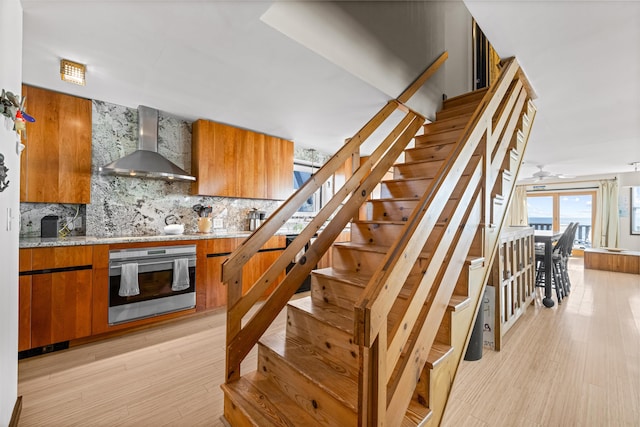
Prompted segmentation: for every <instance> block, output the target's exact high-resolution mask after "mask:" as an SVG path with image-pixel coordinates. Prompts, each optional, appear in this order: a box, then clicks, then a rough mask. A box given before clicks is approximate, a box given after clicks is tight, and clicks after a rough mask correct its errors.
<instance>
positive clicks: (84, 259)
mask: <svg viewBox="0 0 640 427" xmlns="http://www.w3.org/2000/svg"><path fill="white" fill-rule="evenodd" d="M91 262H92V248H91V246H88V247H87V246H73V247H55V248H37V249H21V250H20V283H19V286H20V295H19V332H18V341H19V344H18V348H19V351H22V350H27V349H29V348H35V347H42V346H46V345H50V344H54V343H59V342H63V341H68V340H72V339H76V338H82V337H86V336H89V335H90V334H91V297H92V271H91V268H92V265H91Z"/></svg>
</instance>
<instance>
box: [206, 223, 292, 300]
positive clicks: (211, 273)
mask: <svg viewBox="0 0 640 427" xmlns="http://www.w3.org/2000/svg"><path fill="white" fill-rule="evenodd" d="M243 241H244V238H225V239H212V240H209V242H208V248H207V258H206V259H207V264H206V271H207V273H206V281H205V289H204V292H205V295H206V298H205V301H206V303H205V308H207V309H211V308H216V307H222V306H224V305H226V304H227V289H226V285H225V284H224V283H222V281H221V277H222V264H224V262H225V261H226V260H227V259H228V258H229V255H231V253H232V252H233V251H234V250H235V249H236V248H237V247H238V246H240V244H241V243H242V242H243ZM285 245H286V237H285V236H273V237H272V238H270V239H269V240H268V241H267V243H265V244H264V246H263V247H262V248H261V249H260V252H258V253H257V254H256V255H255V256H254V257H253V258H252V259H251V260H250V261H249V262H247V264H246V265H245V266H244V267H243V269H242V293H243V294H244V293H246V292H247V290H248V289H249V288H250V287H251V285H253V284H254V283H255V282H256V280H258V279H259V278H260V276H262V274H263V273H264V272H265V271H267V269H268V268H269V267H270V266H271V264H273V262H274V261H275V260H276V259H277V258H278V257H279V256H280V255H281V254H282V252H283V251H284V249H285ZM284 275H285V273H284V272H283V273H282V274H281V275H280V276H279V277H278V279H277V280H276V282H275V283H274V284H273V285H272V286H271V287H269V289H268V290H267V291H266V295H269V294H270V293H271V292H272V291H273V289H274V288H275V287H276V286H277V284H278V283H280V281H282V279H283V278H284Z"/></svg>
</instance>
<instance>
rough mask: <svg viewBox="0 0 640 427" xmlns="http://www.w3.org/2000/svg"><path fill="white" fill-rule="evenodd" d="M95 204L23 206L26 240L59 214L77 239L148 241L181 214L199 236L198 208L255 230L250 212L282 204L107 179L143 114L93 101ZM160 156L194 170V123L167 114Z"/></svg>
mask: <svg viewBox="0 0 640 427" xmlns="http://www.w3.org/2000/svg"><path fill="white" fill-rule="evenodd" d="M92 121H93V123H92V133H93V134H92V176H91V203H90V204H88V205H71V204H44V203H21V204H20V214H21V215H20V216H21V227H20V235H21V236H22V237H29V236H39V235H40V219H41V218H42V217H43V216H45V215H57V216H59V217H60V218H61V225H62V223H63V221H66V220H67V219H68V218H73V217H74V216H76V210H78V218H77V219H76V220H75V221H74V226H75V227H74V231H73V233H72V234H73V235H85V234H86V235H89V236H96V237H119V236H142V235H157V234H161V233H162V229H163V227H164V226H165V220H166V218H167V217H168V216H169V215H175V216H176V217H178V218H179V222H181V223H183V224H184V225H185V232H187V233H192V232H196V231H197V218H198V215H197V214H196V212H194V210H193V206H194V205H196V204H201V205H204V206H211V207H212V216H213V218H219V219H222V223H223V230H225V231H231V232H233V231H244V230H248V229H249V222H248V219H247V216H248V212H249V211H250V210H251V209H253V208H257V209H259V210H262V211H265V212H266V213H267V216H268V215H269V214H271V213H272V212H273V211H274V210H275V209H276V208H277V207H278V206H279V205H280V204H281V203H282V202H281V201H276V200H257V199H235V198H226V197H205V196H194V195H191V185H190V184H189V183H186V182H168V181H160V180H153V179H141V178H134V177H121V176H110V175H101V174H99V172H98V167H99V166H102V165H105V164H107V163H110V162H111V161H113V160H116V159H118V158H120V157H124V156H125V155H127V154H129V153H131V152H133V151H134V150H135V149H136V147H137V144H138V130H137V129H138V114H137V110H136V109H134V108H128V107H124V106H121V105H115V104H110V103H107V102H103V101H97V100H94V101H93V107H92ZM158 152H159V153H160V154H162V155H163V156H165V157H166V158H168V159H169V160H171V161H172V162H174V163H175V164H177V165H178V166H180V167H181V168H183V169H185V170H186V171H187V172H190V171H191V123H190V122H187V121H184V120H181V119H178V118H175V117H172V116H170V115H167V114H165V113H163V112H160V114H159V122H158ZM294 155H295V157H296V158H302V159H305V160H306V159H308V160H314V161H318V163H322V162H323V161H324V160H325V159H326V157H327V156H326V155H324V154H320V153H317V152H315V151H313V150H305V149H302V148H298V147H296V148H295V154H294Z"/></svg>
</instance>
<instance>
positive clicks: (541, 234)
mask: <svg viewBox="0 0 640 427" xmlns="http://www.w3.org/2000/svg"><path fill="white" fill-rule="evenodd" d="M561 236H562V232H561V231H557V230H534V231H533V238H534V241H535V242H536V243H544V298H543V299H542V304H543V305H544V306H545V307H553V306H554V305H555V303H554V302H553V298H551V296H552V289H551V271H552V264H551V262H552V261H551V254H552V253H553V245H554V243H555V242H557V241H558V240H559V239H560V237H561Z"/></svg>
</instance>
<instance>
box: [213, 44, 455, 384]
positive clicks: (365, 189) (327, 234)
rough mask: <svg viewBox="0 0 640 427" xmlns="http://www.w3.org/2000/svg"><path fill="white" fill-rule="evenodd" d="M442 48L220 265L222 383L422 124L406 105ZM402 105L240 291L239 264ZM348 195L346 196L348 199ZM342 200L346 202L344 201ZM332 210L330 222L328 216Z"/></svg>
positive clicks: (231, 375)
mask: <svg viewBox="0 0 640 427" xmlns="http://www.w3.org/2000/svg"><path fill="white" fill-rule="evenodd" d="M447 57H448V54H447V52H444V53H443V54H442V55H440V57H438V59H436V60H435V61H434V62H433V63H432V64H431V65H430V66H429V67H428V68H427V69H426V70H425V71H424V72H423V73H422V74H421V75H420V76H419V77H418V78H417V79H416V81H414V82H413V83H412V84H411V86H409V88H407V90H405V91H404V92H403V94H402V95H400V97H398V99H395V100H391V101H389V102H388V103H387V104H386V105H385V106H384V107H383V108H382V109H381V110H380V111H379V112H378V113H377V114H376V115H375V116H374V117H373V118H372V119H371V120H370V121H369V122H368V123H367V124H366V125H365V126H364V127H363V128H362V129H360V131H359V132H358V133H356V134H355V135H354V136H353V137H352V138H351V139H349V140H348V141H347V143H346V144H345V145H344V146H343V147H342V148H341V149H340V150H339V151H338V152H337V153H336V154H335V155H334V156H333V157H331V159H329V160H328V161H327V162H326V163H325V164H324V165H323V166H322V167H321V168H320V169H319V170H318V171H317V172H316V173H315V174H314V175H312V177H311V179H309V180H308V181H307V182H306V183H305V184H304V185H303V186H302V187H301V188H300V189H299V190H298V191H297V192H295V193H294V194H293V195H292V196H291V197H289V199H287V201H286V202H285V203H284V204H282V205H281V206H280V207H279V208H278V209H277V210H276V211H275V212H274V213H273V214H272V215H271V216H270V217H269V218H268V219H267V221H265V223H264V224H263V225H262V226H261V227H260V228H258V229H257V230H256V231H255V232H254V233H253V234H252V235H251V236H250V237H249V238H248V239H247V240H245V242H243V243H242V245H240V247H239V248H238V249H236V251H234V252H233V253H232V254H231V256H230V257H229V259H228V260H227V261H226V262H225V263H224V264H223V266H222V281H223V282H224V283H226V284H227V357H226V380H225V381H226V382H231V381H234V380H236V379H238V378H239V377H240V374H241V373H240V363H241V362H242V360H244V358H245V357H246V356H247V354H248V353H249V351H250V350H251V349H252V348H253V347H254V346H255V344H256V343H257V342H258V339H259V338H260V337H261V336H262V335H263V334H264V332H265V331H266V329H267V328H268V326H269V325H270V324H271V323H272V322H273V321H274V320H275V318H276V317H277V315H278V314H279V313H280V311H281V310H282V309H283V308H284V306H285V305H286V303H287V302H288V301H289V299H290V298H291V297H292V296H293V294H294V293H295V291H296V290H297V288H298V287H299V285H300V283H302V281H303V280H304V278H305V277H307V276H308V275H309V273H310V272H311V270H312V269H313V268H314V266H315V265H316V263H317V262H318V261H319V260H320V258H321V257H322V256H323V255H324V253H325V252H326V251H327V249H329V247H330V246H331V244H332V243H333V241H334V240H335V239H336V237H337V236H338V235H339V233H340V232H341V231H342V230H343V229H344V227H345V226H346V225H347V223H348V222H349V221H350V220H351V219H352V218H353V217H354V216H355V215H356V214H357V212H358V209H359V207H360V205H362V203H363V202H364V201H365V200H366V199H367V197H368V195H369V194H371V191H372V190H373V189H374V187H375V186H376V185H377V184H378V183H379V182H380V180H381V179H382V178H383V176H384V174H385V173H386V172H387V171H388V170H389V168H390V167H391V166H392V165H393V163H394V162H395V161H396V160H397V158H398V157H399V156H400V154H401V153H402V152H403V151H404V149H405V148H406V146H407V144H408V143H409V141H411V139H412V138H413V137H414V136H415V134H416V133H417V131H418V129H419V128H420V127H421V126H422V125H423V124H424V121H425V119H424V117H422V116H421V115H419V114H417V113H416V112H414V111H412V110H411V109H409V108H408V107H406V106H405V105H404V102H406V101H407V100H408V99H409V98H410V97H411V96H412V95H413V94H415V92H416V91H417V90H418V89H419V88H420V87H421V86H422V85H423V84H424V83H425V82H426V80H427V79H428V78H429V77H430V76H431V75H433V74H434V73H435V72H436V71H437V70H438V68H439V67H440V66H441V65H442V64H443V63H444V61H445V60H446V59H447ZM397 109H400V110H402V111H404V112H405V113H406V115H405V117H404V118H403V119H402V120H401V121H400V122H399V123H398V124H397V125H396V126H395V127H394V129H393V130H392V131H391V133H390V134H389V135H388V136H387V137H386V138H385V139H384V140H383V141H382V143H381V144H380V145H379V146H378V147H377V148H376V149H375V151H374V152H373V154H372V155H371V156H370V157H369V158H368V159H367V160H366V161H364V162H363V163H362V164H361V165H360V166H359V167H358V168H357V169H356V170H355V171H354V172H353V175H352V176H351V177H350V178H349V179H348V180H347V181H346V182H345V184H344V185H343V186H342V187H341V188H340V189H339V190H338V191H337V192H336V193H335V194H334V197H333V198H332V199H331V200H330V201H329V202H328V203H327V204H326V205H325V206H324V207H323V208H322V209H321V210H320V212H319V213H318V214H317V215H316V217H315V218H314V219H313V220H311V221H310V222H309V224H307V226H306V227H305V228H304V229H303V230H302V231H301V232H300V234H299V235H298V237H297V238H296V239H295V240H294V241H293V242H291V243H290V244H289V246H288V247H287V248H286V249H285V250H284V251H283V253H282V254H281V256H280V257H279V258H278V259H277V260H276V261H274V263H273V264H272V265H271V267H269V269H267V271H265V273H264V274H263V275H262V276H261V277H260V278H259V279H258V280H257V281H256V282H255V283H254V284H253V285H252V286H251V287H250V288H249V289H248V290H247V291H246V293H245V295H243V294H242V268H243V266H244V265H245V264H246V263H247V262H248V261H249V260H250V259H251V258H252V257H253V256H254V255H255V254H256V253H257V252H258V250H259V249H260V248H261V247H262V246H263V245H264V244H265V243H266V241H267V240H268V239H269V238H270V237H271V236H273V235H275V234H276V233H277V231H278V230H279V229H280V228H281V227H282V226H283V225H284V224H285V223H286V222H287V221H288V220H289V219H290V218H291V217H292V215H294V214H295V212H296V211H297V209H298V208H299V207H300V206H301V205H302V204H303V203H304V202H305V201H306V200H307V199H308V198H309V197H311V196H312V195H313V193H315V192H316V191H317V190H318V189H319V188H320V187H321V186H322V184H323V183H324V182H326V181H327V180H328V179H329V178H330V177H331V176H333V174H335V173H336V171H337V170H338V169H339V168H340V167H342V166H343V164H344V163H345V162H346V161H347V160H348V159H350V158H351V157H352V156H353V155H355V154H358V153H359V150H360V146H361V145H362V143H363V142H365V141H366V140H367V139H368V138H369V137H370V136H371V135H372V134H373V133H374V132H375V131H376V130H377V129H378V128H379V127H380V126H381V125H382V124H383V123H385V121H386V120H387V119H388V118H389V117H390V116H391V114H392V113H393V112H394V111H396V110H397ZM347 198H348V200H346V199H347ZM345 200H346V202H345ZM332 215H333V218H332V219H331V221H330V222H329V223H327V224H325V223H326V221H327V220H328V219H329V218H330V217H331V216H332ZM316 234H318V238H317V239H315V241H314V243H313V244H312V245H311V246H310V247H309V249H307V251H306V252H305V254H304V256H303V257H302V258H301V259H300V261H299V262H297V263H296V264H295V265H294V266H293V268H292V269H291V270H290V271H289V272H288V273H287V275H286V276H285V278H284V279H283V280H282V282H280V283H279V284H278V285H277V286H276V288H275V289H274V290H273V292H272V293H271V294H270V295H269V296H268V297H267V298H266V300H265V301H264V303H263V304H262V305H261V306H259V307H257V309H256V310H255V311H254V312H253V313H252V315H251V316H250V318H249V319H245V317H246V316H247V315H248V314H249V312H250V310H251V309H252V308H253V307H256V303H257V302H258V301H259V300H260V299H261V298H263V297H264V294H265V291H266V290H267V289H268V288H269V287H270V286H271V285H272V284H273V283H274V282H275V281H276V279H277V278H278V277H279V276H280V275H281V274H282V272H283V271H285V269H286V267H287V265H289V263H290V261H291V260H292V259H293V258H294V257H295V255H296V254H297V253H298V252H299V251H300V250H301V249H302V248H303V247H304V246H305V245H306V244H307V242H309V240H310V239H311V238H312V237H313V236H314V235H316Z"/></svg>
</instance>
